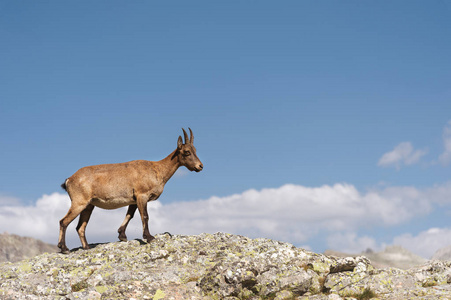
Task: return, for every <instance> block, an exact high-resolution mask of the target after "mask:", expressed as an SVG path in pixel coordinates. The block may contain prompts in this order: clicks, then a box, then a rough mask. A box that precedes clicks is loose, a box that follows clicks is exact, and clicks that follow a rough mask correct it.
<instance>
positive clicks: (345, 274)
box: [0, 233, 451, 300]
mask: <svg viewBox="0 0 451 300" xmlns="http://www.w3.org/2000/svg"><path fill="white" fill-rule="evenodd" d="M91 247H92V249H90V250H87V251H85V250H78V249H76V250H73V251H72V252H71V253H70V254H68V255H63V254H60V253H45V254H41V255H39V256H36V257H33V258H30V259H27V260H22V261H20V262H16V263H2V264H0V274H1V275H0V298H2V299H5V298H6V299H24V298H26V299H116V298H120V299H132V298H133V299H280V300H282V299H318V300H322V299H327V300H340V299H351V298H350V297H353V298H358V299H363V298H364V297H366V298H365V299H369V298H370V297H372V296H377V297H378V299H437V298H439V297H444V298H446V297H448V296H449V295H450V293H451V285H450V282H451V262H440V261H432V262H429V263H427V264H425V265H423V266H421V267H419V268H414V269H409V270H400V269H393V268H389V269H375V268H374V267H373V265H371V263H370V260H369V259H368V258H366V257H363V256H360V257H355V258H352V257H348V258H340V257H334V256H325V255H322V254H316V253H313V252H310V251H307V250H304V249H300V248H296V247H294V246H293V245H291V244H288V243H281V242H277V241H273V240H269V239H249V238H246V237H243V236H237V235H231V234H225V233H216V234H201V235H198V236H182V235H176V236H173V237H171V236H169V235H157V236H156V239H155V240H154V241H153V242H152V243H150V244H145V243H143V242H142V241H138V240H134V241H128V242H116V243H107V244H98V245H91Z"/></svg>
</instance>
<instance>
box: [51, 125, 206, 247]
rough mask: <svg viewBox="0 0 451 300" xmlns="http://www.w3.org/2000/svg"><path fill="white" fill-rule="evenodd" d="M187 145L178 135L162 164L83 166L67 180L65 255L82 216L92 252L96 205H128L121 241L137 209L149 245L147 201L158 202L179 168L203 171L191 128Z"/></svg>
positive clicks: (62, 224) (83, 239)
mask: <svg viewBox="0 0 451 300" xmlns="http://www.w3.org/2000/svg"><path fill="white" fill-rule="evenodd" d="M182 130H183V134H184V136H185V144H183V140H182V137H181V136H179V138H178V141H177V149H175V150H174V151H173V152H172V153H171V154H169V155H168V156H167V157H166V158H164V159H162V160H160V161H146V160H134V161H130V162H126V163H117V164H105V165H96V166H89V167H84V168H81V169H80V170H78V171H77V172H75V174H74V175H72V176H71V177H69V178H67V179H66V181H65V182H64V183H63V184H62V185H61V187H62V188H63V189H65V190H66V191H67V193H68V194H69V197H70V199H71V202H72V203H71V207H70V209H69V211H68V212H67V214H66V215H65V216H64V218H62V219H61V221H60V233H59V240H58V247H59V248H60V249H61V252H62V253H69V249H68V248H67V246H66V229H67V226H68V225H69V224H70V223H71V222H72V221H73V220H74V219H75V218H76V217H77V216H78V215H80V220H79V221H78V225H77V232H78V235H79V237H80V241H81V244H82V246H83V249H89V245H88V242H87V241H86V237H85V229H86V225H87V224H88V221H89V217H90V216H91V213H92V210H93V209H94V206H98V207H100V208H103V209H116V208H119V207H123V206H127V205H128V210H127V214H126V216H125V219H124V221H123V222H122V224H121V226H120V227H119V229H118V233H119V240H121V241H126V240H127V236H126V235H125V229H126V228H127V225H128V223H129V222H130V219H131V218H133V215H134V214H135V211H136V209H137V208H138V211H139V213H140V215H141V220H142V225H143V239H145V240H146V241H147V242H150V241H151V240H153V239H154V237H153V236H152V235H151V234H150V232H149V225H148V222H149V216H148V214H147V202H149V201H153V200H157V199H158V197H160V195H161V193H162V192H163V188H164V185H165V184H166V182H167V181H168V180H169V179H170V178H171V177H172V175H174V173H175V171H177V169H178V168H179V167H180V166H185V167H187V168H188V170H190V171H196V172H200V171H201V170H202V169H203V165H202V162H201V161H200V160H199V158H198V157H197V154H196V148H195V147H194V145H193V141H194V136H193V132H192V131H191V129H189V131H190V138H189V139H188V134H187V133H186V131H185V129H183V128H182Z"/></svg>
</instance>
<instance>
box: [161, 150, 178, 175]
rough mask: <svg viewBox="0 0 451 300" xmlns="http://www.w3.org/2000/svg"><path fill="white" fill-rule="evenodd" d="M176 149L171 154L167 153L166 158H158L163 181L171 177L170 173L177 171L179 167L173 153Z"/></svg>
mask: <svg viewBox="0 0 451 300" xmlns="http://www.w3.org/2000/svg"><path fill="white" fill-rule="evenodd" d="M176 151H177V150H174V151H173V152H172V153H171V154H169V155H168V156H167V157H166V158H164V159H162V160H160V163H161V166H162V170H161V171H162V173H161V175H162V177H163V181H164V183H166V182H168V180H169V179H171V177H172V175H174V173H175V172H176V171H177V169H178V168H179V167H180V162H179V159H178V157H177V155H175V153H176Z"/></svg>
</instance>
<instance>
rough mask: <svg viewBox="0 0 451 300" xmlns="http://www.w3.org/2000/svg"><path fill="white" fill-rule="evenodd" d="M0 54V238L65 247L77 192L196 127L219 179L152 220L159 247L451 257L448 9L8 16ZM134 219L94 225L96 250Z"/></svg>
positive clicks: (18, 10)
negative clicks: (83, 182)
mask: <svg viewBox="0 0 451 300" xmlns="http://www.w3.org/2000/svg"><path fill="white" fill-rule="evenodd" d="M0 41H1V43H0V233H1V232H8V233H14V234H19V235H23V236H32V237H35V238H39V239H42V240H44V241H46V242H49V243H53V244H56V243H57V239H58V231H59V220H60V219H61V218H62V217H63V216H64V215H65V213H66V212H67V210H68V208H69V206H70V200H69V197H68V195H67V194H66V193H65V192H64V191H63V190H62V189H61V188H60V184H61V183H62V182H63V181H64V180H65V179H66V178H68V177H70V176H71V175H72V174H73V173H75V172H76V171H77V170H78V169H80V168H82V167H84V166H88V165H97V164H104V163H118V162H125V161H131V160H135V159H145V160H152V161H157V160H160V159H163V158H164V157H166V156H167V155H168V154H169V153H171V152H172V151H173V150H175V148H176V145H177V138H178V136H179V135H181V134H182V129H181V128H185V129H187V128H188V127H190V128H191V129H192V130H193V132H194V136H195V142H194V144H195V146H196V148H197V155H198V156H199V158H200V159H201V161H202V163H203V165H204V170H203V171H202V172H200V173H191V172H189V171H188V170H187V169H186V168H181V169H179V171H178V172H177V173H176V174H175V175H174V176H173V178H172V179H171V180H170V181H169V182H168V183H167V184H166V186H165V191H164V193H163V194H162V196H161V197H160V199H159V200H158V201H155V202H151V203H149V204H148V208H149V214H150V223H149V224H150V231H151V233H153V234H156V233H162V232H166V231H168V232H171V233H173V234H200V233H202V232H211V233H214V232H217V231H224V232H229V233H234V234H241V235H246V236H249V237H252V238H256V237H265V238H271V239H276V240H280V241H284V242H289V243H293V244H294V245H296V246H299V247H306V248H308V249H311V250H313V251H316V252H323V251H324V250H326V249H334V250H340V251H347V252H353V253H357V252H360V251H363V250H366V249H367V248H371V249H373V250H376V251H379V250H383V249H384V248H385V247H386V246H388V245H393V244H396V245H401V246H403V247H405V248H406V249H408V250H410V251H412V252H414V253H416V254H418V255H420V256H423V257H425V258H429V257H431V256H432V255H433V254H434V252H435V251H436V250H437V249H439V248H442V247H445V246H448V245H451V224H450V223H449V219H450V216H451V178H450V174H451V84H450V83H451V58H450V56H449V53H451V4H450V3H449V2H448V1H395V2H393V1H377V2H375V1H340V2H337V1H283V2H280V1H279V2H274V1H245V2H243V1H221V2H218V1H213V2H212V1H189V2H187V1H164V2H162V1H159V2H156V1H133V2H130V1H127V2H124V1H96V2H92V1H76V2H61V1H45V2H42V1H2V2H0ZM125 212H126V208H121V209H117V210H112V211H105V210H102V209H100V208H96V209H95V210H94V212H93V215H92V217H91V220H90V223H89V224H88V227H87V231H86V235H87V239H88V242H90V243H96V242H112V241H116V240H117V228H118V227H119V225H120V224H121V222H122V220H123V218H124V216H125ZM76 223H77V222H76V221H74V222H73V223H72V224H71V225H70V226H69V228H68V234H67V241H68V246H69V248H74V247H79V246H80V241H79V239H78V236H77V234H76V232H75V226H76ZM141 234H142V229H141V222H140V220H139V216H137V217H135V218H134V219H133V220H132V221H131V223H130V226H129V228H128V236H129V238H141Z"/></svg>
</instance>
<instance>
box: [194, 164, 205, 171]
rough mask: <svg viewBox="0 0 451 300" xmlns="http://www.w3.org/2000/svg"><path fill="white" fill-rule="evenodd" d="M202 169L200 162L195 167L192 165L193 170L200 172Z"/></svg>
mask: <svg viewBox="0 0 451 300" xmlns="http://www.w3.org/2000/svg"><path fill="white" fill-rule="evenodd" d="M203 169H204V165H203V164H202V163H200V164H199V165H198V166H197V167H194V171H196V172H200V171H202V170H203Z"/></svg>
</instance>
